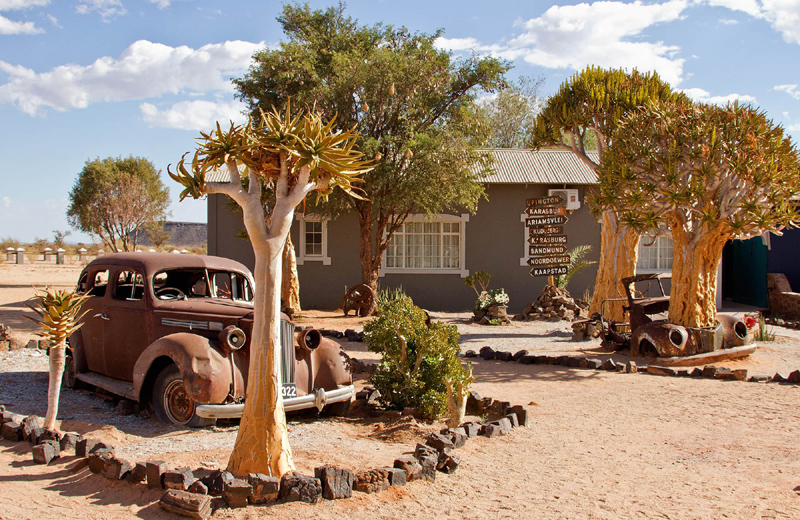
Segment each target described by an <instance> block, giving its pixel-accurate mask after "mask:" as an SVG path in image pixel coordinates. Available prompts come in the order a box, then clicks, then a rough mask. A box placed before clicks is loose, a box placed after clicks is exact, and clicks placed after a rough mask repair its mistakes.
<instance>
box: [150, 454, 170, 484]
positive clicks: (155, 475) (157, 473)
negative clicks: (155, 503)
mask: <svg viewBox="0 0 800 520" xmlns="http://www.w3.org/2000/svg"><path fill="white" fill-rule="evenodd" d="M145 467H146V469H147V487H148V488H150V489H162V488H163V487H164V482H163V481H162V480H161V475H162V474H163V473H164V472H165V471H168V470H169V464H168V463H166V462H164V461H161V460H152V461H147V464H145Z"/></svg>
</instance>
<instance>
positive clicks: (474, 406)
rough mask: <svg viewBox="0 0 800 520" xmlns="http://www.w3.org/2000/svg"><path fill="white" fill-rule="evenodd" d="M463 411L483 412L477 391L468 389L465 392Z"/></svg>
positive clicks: (469, 412)
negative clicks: (465, 399) (465, 404)
mask: <svg viewBox="0 0 800 520" xmlns="http://www.w3.org/2000/svg"><path fill="white" fill-rule="evenodd" d="M465 411H466V413H467V414H468V415H481V414H483V398H482V397H481V396H480V394H479V393H478V392H476V391H474V390H470V392H469V393H468V394H467V407H466V410H465Z"/></svg>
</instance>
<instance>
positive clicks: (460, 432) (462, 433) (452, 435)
mask: <svg viewBox="0 0 800 520" xmlns="http://www.w3.org/2000/svg"><path fill="white" fill-rule="evenodd" d="M441 435H443V436H444V437H446V438H447V439H448V440H449V441H450V442H451V443H453V448H455V449H458V448H463V447H464V445H465V444H466V443H467V432H466V430H465V429H464V428H462V427H459V428H447V429H444V430H442V432H441Z"/></svg>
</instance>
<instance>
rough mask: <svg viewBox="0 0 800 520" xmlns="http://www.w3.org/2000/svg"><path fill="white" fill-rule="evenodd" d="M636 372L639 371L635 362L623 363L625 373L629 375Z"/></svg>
mask: <svg viewBox="0 0 800 520" xmlns="http://www.w3.org/2000/svg"><path fill="white" fill-rule="evenodd" d="M638 370H639V369H638V368H637V366H636V361H628V362H627V363H625V372H627V373H629V374H635V373H636V372H638Z"/></svg>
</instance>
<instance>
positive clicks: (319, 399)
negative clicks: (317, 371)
mask: <svg viewBox="0 0 800 520" xmlns="http://www.w3.org/2000/svg"><path fill="white" fill-rule="evenodd" d="M354 394H355V387H354V386H353V385H348V386H343V387H342V388H337V389H336V390H328V391H326V390H325V389H323V388H318V389H316V390H314V392H313V393H310V394H308V395H304V396H301V397H291V398H289V399H284V400H283V410H284V411H286V412H293V411H295V410H304V409H306V408H316V409H317V410H319V411H322V409H323V408H324V407H325V405H326V404H331V403H339V402H342V401H348V400H350V399H352V398H353V395H354ZM243 411H244V404H201V405H198V406H197V408H196V412H197V415H198V416H200V417H203V418H206V419H238V418H239V417H241V416H242V412H243Z"/></svg>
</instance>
